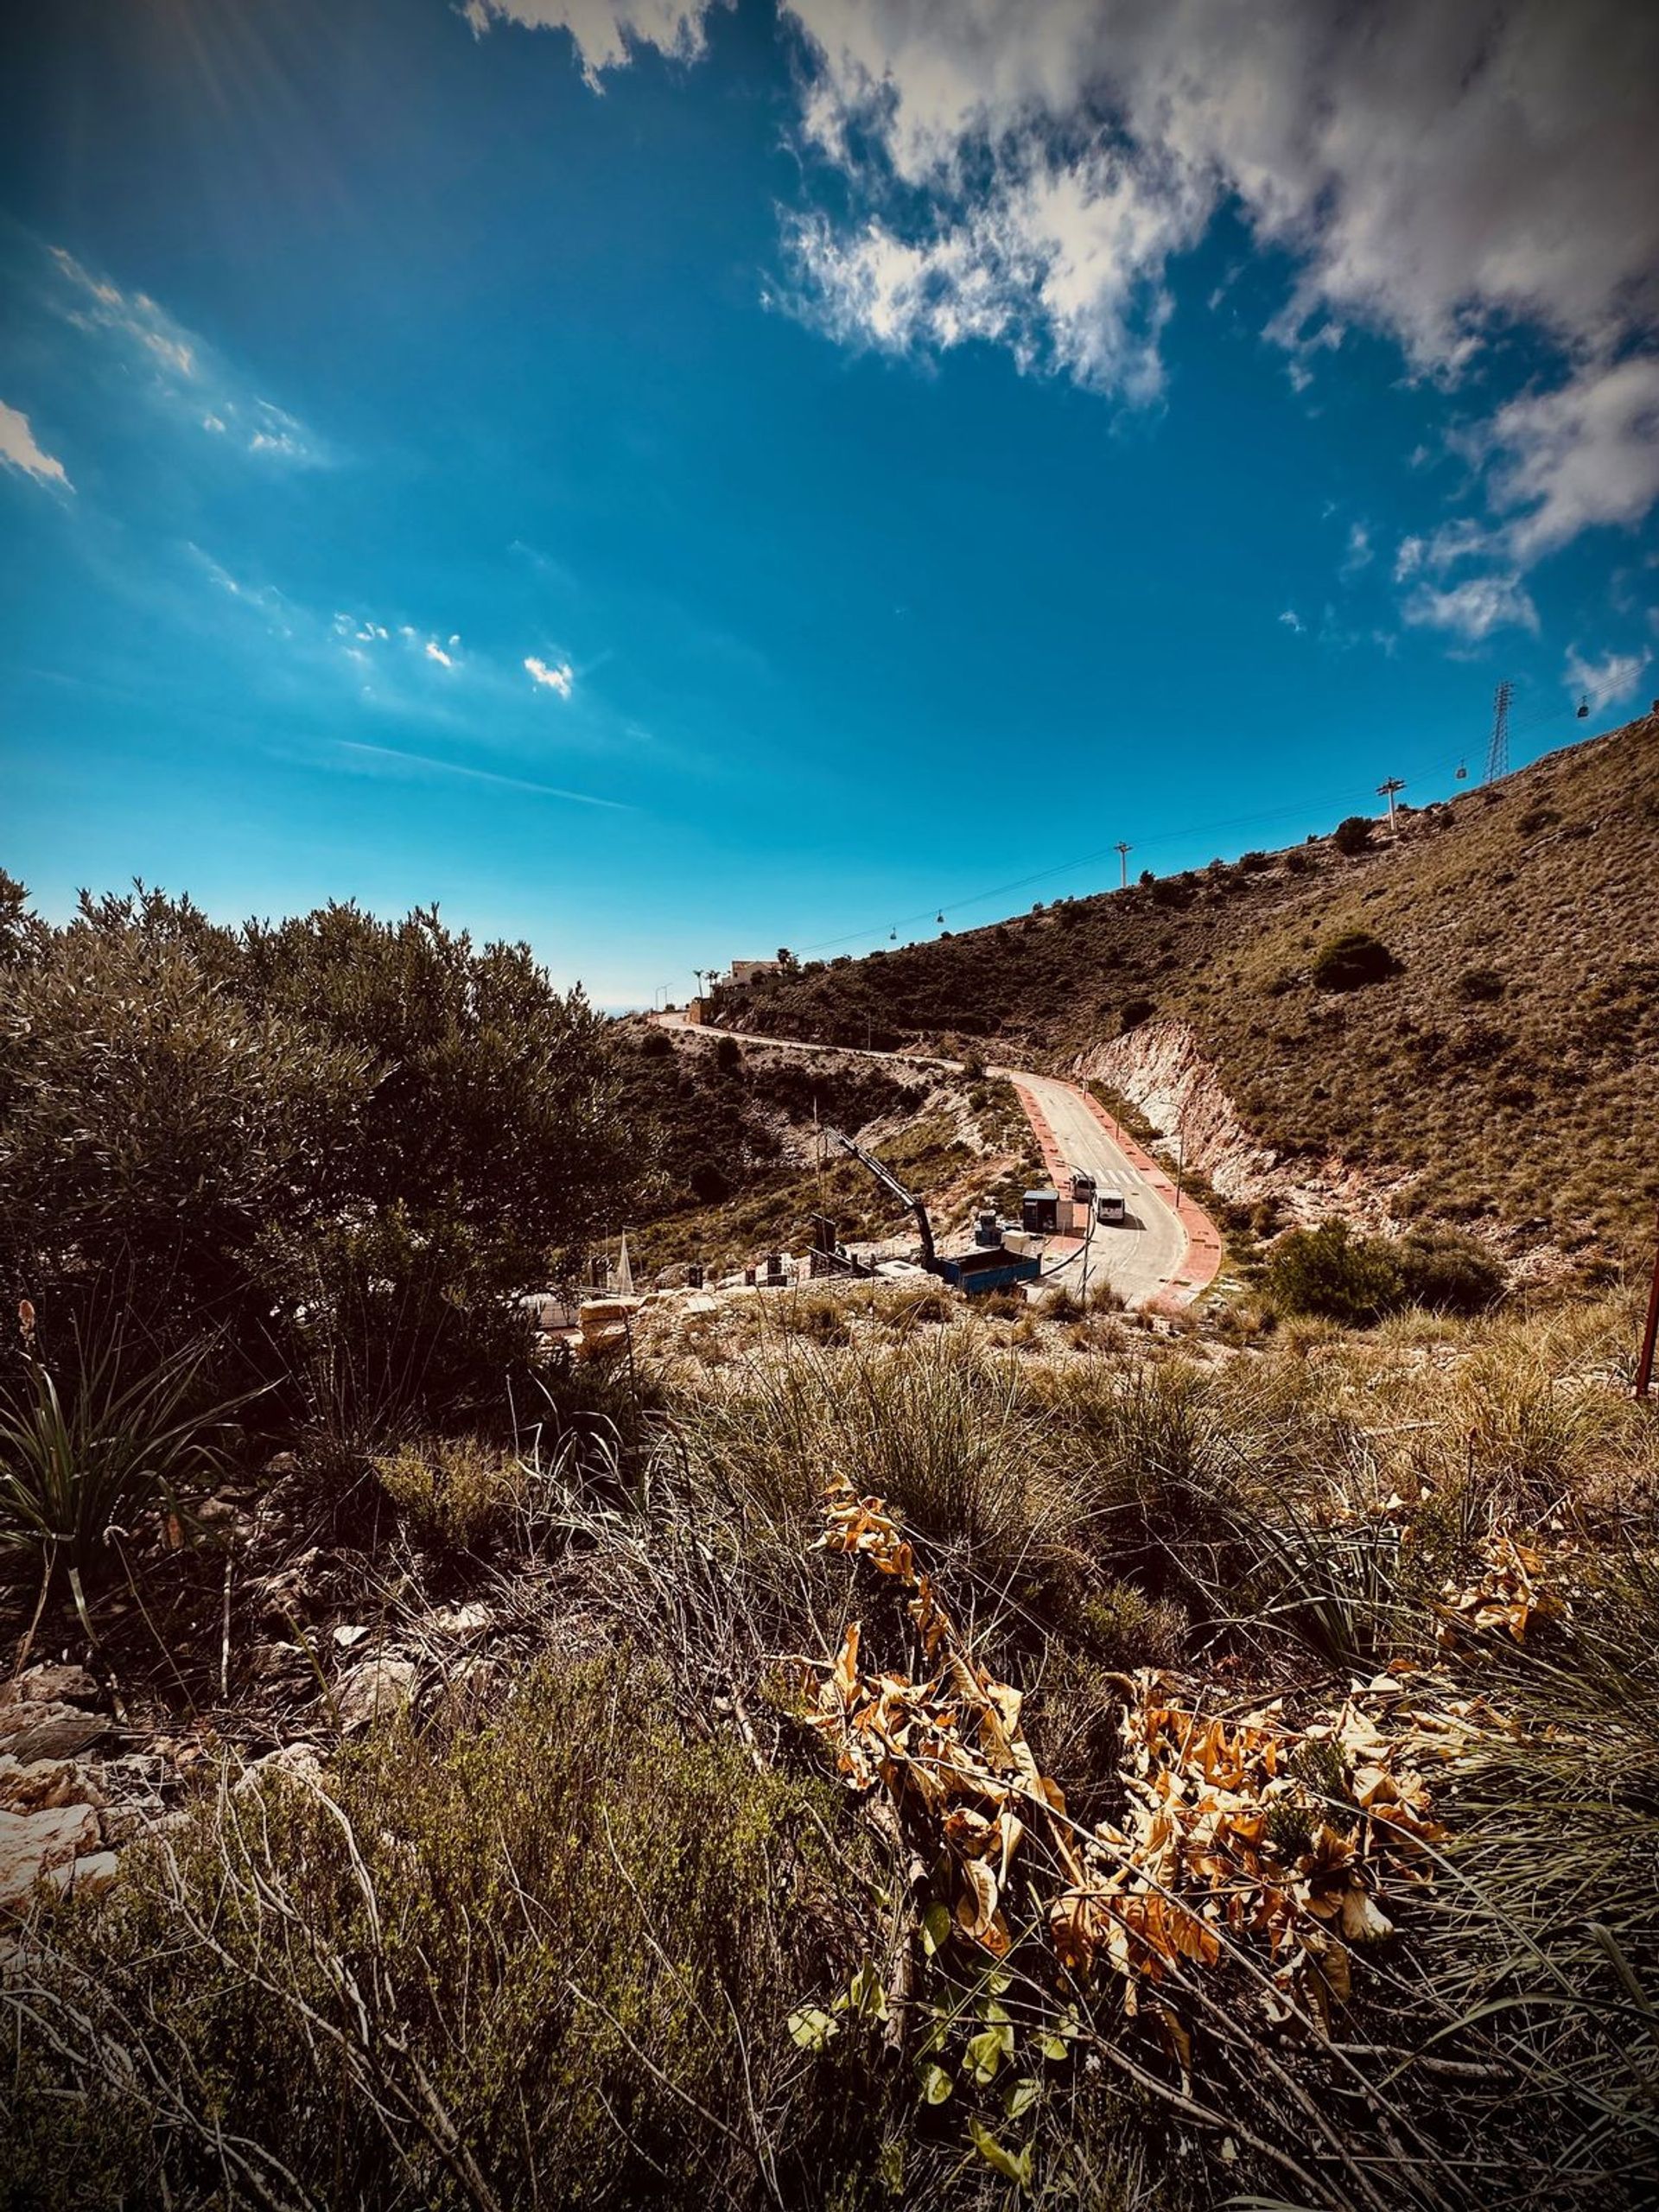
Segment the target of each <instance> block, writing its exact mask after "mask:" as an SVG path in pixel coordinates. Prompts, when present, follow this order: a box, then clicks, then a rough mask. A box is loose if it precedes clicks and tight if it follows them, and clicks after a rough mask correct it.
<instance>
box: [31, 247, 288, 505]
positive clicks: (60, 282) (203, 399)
mask: <svg viewBox="0 0 1659 2212" xmlns="http://www.w3.org/2000/svg"><path fill="white" fill-rule="evenodd" d="M50 259H51V262H52V264H53V266H54V269H55V270H56V272H57V279H56V282H57V288H58V289H57V296H56V298H55V301H54V304H55V305H56V307H57V308H58V310H59V312H60V313H61V314H62V315H64V317H65V318H66V319H67V321H69V322H71V323H73V325H74V326H75V327H76V328H77V329H78V330H84V331H87V332H90V333H92V334H96V335H99V336H100V337H102V338H104V339H105V340H106V342H108V343H109V344H111V346H114V347H116V348H117V349H118V350H119V351H120V352H121V353H123V354H124V356H125V357H126V359H127V360H128V362H129V363H130V364H133V365H137V367H138V368H139V369H141V370H142V371H143V372H145V378H146V381H147V385H148V389H149V391H150V392H151V394H152V395H153V396H154V397H156V398H158V399H160V400H162V401H163V402H165V403H168V404H171V405H174V406H176V407H178V408H180V409H181V410H184V411H185V412H187V413H188V416H189V418H190V419H191V420H192V421H193V422H194V423H196V424H197V425H198V426H199V427H200V429H203V430H206V431H207V432H208V433H210V434H211V435H213V436H214V437H226V438H233V439H234V440H235V442H237V443H238V444H239V445H240V446H241V447H242V448H243V449H244V450H245V451H246V452H248V453H254V454H269V455H271V456H272V457H274V458H276V459H277V460H281V461H296V462H305V463H315V462H318V461H322V460H323V459H324V458H325V455H324V453H323V450H322V448H321V446H320V445H319V443H318V442H317V440H316V439H315V437H313V435H311V433H310V432H309V431H308V429H306V427H305V425H304V424H303V423H301V422H299V421H298V420H297V419H296V417H295V416H292V415H290V414H289V413H288V412H287V410H285V409H283V408H281V407H278V406H277V405H276V404H274V403H273V402H272V401H270V400H269V399H262V398H260V397H259V396H258V394H257V392H255V391H251V389H250V388H249V387H248V386H247V385H246V384H245V381H244V379H243V378H241V377H240V376H239V375H238V373H237V372H236V371H235V370H233V369H232V367H231V366H230V365H229V364H228V363H227V362H226V360H224V359H222V358H221V357H220V355H219V353H217V352H216V351H215V350H214V348H213V346H210V345H208V344H207V341H206V340H203V339H201V338H199V337H197V336H196V334H194V332H193V331H189V330H187V329H186V328H185V327H184V326H183V325H182V324H181V323H180V322H179V321H176V320H175V317H173V316H172V315H169V314H168V311H167V309H166V308H163V307H162V306H161V305H160V304H159V303H158V302H156V301H155V300H153V299H151V297H150V296H149V293H147V292H141V291H125V290H124V289H122V288H121V286H120V285H118V284H115V283H111V282H110V280H109V279H108V278H107V277H96V276H94V275H93V274H92V271H91V270H88V269H86V268H83V266H82V265H81V264H80V263H79V261H77V260H76V258H75V257H74V256H73V254H72V253H69V252H67V251H65V250H64V248H63V247H62V246H54V247H52V248H51V250H50Z"/></svg>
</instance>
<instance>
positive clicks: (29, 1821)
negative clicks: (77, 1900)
mask: <svg viewBox="0 0 1659 2212" xmlns="http://www.w3.org/2000/svg"><path fill="white" fill-rule="evenodd" d="M103 1840H104V1839H103V1836H102V1835H101V1834H100V1833H99V1825H98V1813H97V1810H96V1808H94V1807H92V1806H91V1805H87V1804H71V1805H46V1806H41V1807H40V1808H38V1809H37V1810H36V1811H34V1812H29V1813H10V1812H6V1811H4V1810H0V1911H6V1912H17V1911H19V1910H22V1907H23V1906H24V1905H25V1904H27V1903H28V1902H29V1894H30V1892H31V1891H33V1889H34V1887H35V1884H36V1882H38V1881H39V1880H40V1879H41V1876H42V1875H56V1874H58V1873H60V1872H64V1873H66V1875H67V1878H69V1879H73V1867H74V1866H75V1863H76V1861H77V1860H78V1859H83V1858H94V1857H97V1856H99V1855H100V1853H101V1847H102V1845H103Z"/></svg>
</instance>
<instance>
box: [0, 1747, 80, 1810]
mask: <svg viewBox="0 0 1659 2212" xmlns="http://www.w3.org/2000/svg"><path fill="white" fill-rule="evenodd" d="M103 1803H104V1794H103V1792H102V1791H101V1790H100V1789H99V1787H98V1784H97V1783H95V1782H94V1781H93V1780H92V1777H91V1776H90V1775H89V1774H86V1773H85V1772H84V1771H83V1770H81V1769H80V1768H79V1767H78V1766H77V1765H76V1764H75V1763H74V1761H73V1759H33V1760H31V1761H30V1762H29V1764H28V1765H27V1766H26V1765H25V1764H23V1762H22V1760H21V1759H19V1758H13V1757H12V1756H11V1754H10V1752H8V1753H7V1754H6V1756H5V1757H4V1758H0V1811H5V1812H8V1813H38V1812H44V1811H48V1810H49V1809H50V1808H52V1807H54V1806H56V1805H93V1806H99V1807H101V1806H102V1805H103Z"/></svg>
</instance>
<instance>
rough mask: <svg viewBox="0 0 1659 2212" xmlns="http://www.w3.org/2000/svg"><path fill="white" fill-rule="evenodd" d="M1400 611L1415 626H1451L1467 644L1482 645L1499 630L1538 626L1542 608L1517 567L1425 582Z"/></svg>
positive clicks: (1452, 630)
mask: <svg viewBox="0 0 1659 2212" xmlns="http://www.w3.org/2000/svg"><path fill="white" fill-rule="evenodd" d="M1400 611H1401V613H1402V614H1403V616H1404V617H1405V619H1406V620H1407V621H1408V622H1409V623H1411V624H1412V625H1413V626H1414V628H1417V629H1430V630H1447V631H1450V632H1452V634H1453V635H1454V636H1455V637H1457V638H1459V639H1461V640H1462V642H1463V643H1464V644H1465V645H1479V644H1480V643H1481V642H1482V641H1483V640H1484V639H1487V638H1490V637H1491V634H1492V632H1494V631H1495V630H1505V629H1516V628H1518V629H1522V630H1532V631H1536V629H1537V627H1538V610H1537V608H1536V607H1535V606H1534V605H1533V603H1532V598H1531V594H1529V592H1528V590H1527V588H1526V586H1525V585H1524V584H1523V583H1522V581H1521V578H1520V576H1519V575H1517V574H1516V572H1515V571H1514V570H1494V571H1493V572H1492V573H1491V574H1490V575H1483V576H1468V577H1465V580H1464V581H1463V582H1461V583H1455V584H1447V585H1446V586H1444V587H1441V586H1439V585H1435V584H1431V583H1421V584H1419V585H1418V586H1417V588H1416V589H1415V590H1414V591H1413V592H1412V593H1411V594H1409V595H1408V598H1407V600H1406V602H1405V604H1404V606H1403V607H1402V608H1401V610H1400Z"/></svg>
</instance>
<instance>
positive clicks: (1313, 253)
mask: <svg viewBox="0 0 1659 2212" xmlns="http://www.w3.org/2000/svg"><path fill="white" fill-rule="evenodd" d="M1244 12H1245V14H1247V15H1248V17H1249V21H1248V23H1246V22H1244V21H1243V16H1241V11H1239V10H1227V9H1225V8H1224V7H1223V6H1222V5H1221V4H1220V0H1172V4H1171V5H1170V6H1169V7H1168V8H1167V9H1166V10H1153V11H1147V10H1145V9H1142V8H1138V7H1135V6H1132V5H1130V4H1128V0H1126V3H1125V4H1124V5H1122V6H1121V7H1119V6H1103V5H1100V4H1096V0H1088V4H1085V3H1084V0H1052V4H1050V5H1043V4H1041V0H1038V4H1027V5H1026V6H1024V7H1020V8H1016V7H1014V6H1012V5H1005V4H1004V0H976V5H975V7H974V8H973V9H972V10H968V9H966V8H956V9H951V10H940V9H939V8H938V7H931V6H928V5H925V4H924V0H909V3H908V4H907V0H817V3H816V4H815V3H814V0H800V3H799V4H798V5H797V6H794V7H786V8H782V9H774V7H772V5H770V4H768V5H764V6H763V5H752V4H744V5H741V6H738V7H736V8H731V7H727V6H722V5H719V4H710V5H706V6H705V5H702V4H700V0H691V3H690V4H689V5H686V6H681V5H678V4H677V0H473V4H472V6H471V7H470V8H469V9H461V8H457V7H455V6H452V5H448V4H444V0H395V4H394V3H393V0H380V3H379V4H370V0H335V4H334V5H332V6H330V7H328V8H327V9H325V8H323V7H321V5H317V4H313V0H300V3H299V4H296V0H288V4H284V5H276V4H268V3H267V0H130V4H129V5H126V6H124V7H122V8H120V9H110V8H108V7H106V6H99V5H91V4H85V3H84V0H53V4H51V5H46V4H35V5H21V6H19V7H17V8H16V9H14V10H11V11H10V14H9V16H8V25H7V29H6V30H5V32H4V34H3V48H0V56H3V68H0V82H3V84H4V86H5V92H4V95H3V97H4V100H5V105H6V129H5V130H4V131H3V133H0V283H3V288H4V298H5V302H6V313H5V315H4V317H3V321H0V533H3V537H0V543H3V559H4V571H3V574H4V582H5V589H4V593H3V605H0V747H3V754H4V764H3V765H4V772H5V774H4V791H5V800H4V805H3V809H0V864H3V865H5V866H6V867H8V868H10V869H11V870H12V871H13V872H14V873H15V874H21V875H22V877H23V878H24V879H25V880H27V881H28V882H29V884H30V885H31V887H33V888H34V890H35V893H36V895H37V898H38V899H39V900H40V901H41V904H42V906H44V907H45V908H46V909H47V910H48V911H49V912H57V913H60V912H64V911H65V910H66V909H67V906H68V905H69V903H70V902H71V900H72V899H73V893H74V891H75V889H76V888H77V887H79V885H81V884H88V885H91V886H92V887H94V888H98V889H104V888H109V887H118V886H119V885H120V884H122V883H123V882H124V881H125V880H127V879H128V878H130V877H131V876H133V875H135V874H137V875H142V876H143V877H144V878H145V879H146V880H149V881H151V882H160V883H163V884H165V885H167V886H168V887H169V888H175V889H188V890H189V891H190V892H191V893H194V895H195V896H196V897H197V898H198V899H200V901H201V903H203V904H204V905H205V906H207V907H208V908H209V910H210V911H212V912H215V913H219V914H222V915H225V916H227V917H234V916H240V915H242V914H244V913H248V912H258V913H266V914H270V913H277V912H289V911H293V910H296V909H299V908H303V907H305V906H309V905H312V904H314V903H316V902H318V901H320V900H321V899H326V898H328V897H342V898H344V897H353V898H356V899H359V900H360V901H361V902H363V903H365V904H366V905H369V906H373V907H375V908H377V909H379V910H382V911H391V910H401V909H403V908H404V907H407V906H410V905H411V904H413V903H416V902H417V901H419V902H425V901H428V900H431V899H437V900H438V901H439V902H440V903H441V904H442V906H443V908H444V910H445V911H446V912H447V914H448V916H449V917H450V918H452V919H453V920H454V921H455V922H456V923H458V924H464V925H467V926H469V927H471V928H473V929H474V931H477V932H479V933H480V934H483V935H495V934H505V935H508V936H512V937H519V936H523V937H525V938H529V939H530V941H531V943H532V944H534V945H535V947H536V949H537V951H538V953H539V954H540V955H541V956H542V957H543V958H544V959H545V960H546V962H547V963H548V964H549V966H550V968H551V969H552V970H553V971H554V973H555V974H556V976H559V977H560V978H562V979H573V978H575V977H580V978H582V980H583V981H584V982H586V983H587V985H588V988H589V989H590V991H591V992H592V994H593V995H594V997H595V998H596V999H598V1000H599V1001H601V1002H602V1003H607V1004H617V1003H626V1002H630V1001H633V1002H639V1001H649V1000H650V999H651V998H652V995H653V994H654V993H655V992H657V991H658V988H660V987H665V988H667V989H668V990H669V991H670V993H671V995H674V996H683V995H684V994H685V993H686V992H687V991H688V990H689V989H690V976H689V972H688V971H689V970H690V968H691V967H692V966H694V965H703V964H707V963H711V962H715V961H721V962H724V961H726V960H728V959H730V958H731V957H734V956H739V957H741V956H747V955H753V954H756V953H765V952H769V951H771V950H773V949H774V948H775V947H776V946H777V945H778V944H780V943H787V944H791V945H792V946H794V947H796V948H797V949H798V950H808V949H810V948H816V947H822V948H824V949H826V950H842V949H846V950H861V949H862V948H863V947H865V946H867V945H868V944H873V943H877V942H886V941H887V935H888V931H889V929H890V928H892V927H894V926H896V927H898V928H899V933H900V935H901V936H910V935H912V934H921V935H925V934H928V933H930V932H931V930H932V929H933V928H934V927H935V926H936V925H934V923H933V920H932V917H933V914H934V913H935V912H937V911H938V910H940V909H943V910H944V912H945V914H946V916H947V918H948V922H949V924H950V925H954V926H957V927H962V926H967V925H971V924H973V923H975V922H978V921H985V920H988V919H991V918H995V915H996V914H997V913H999V912H1004V911H1008V910H1010V909H1017V908H1019V907H1021V906H1026V905H1028V904H1029V903H1030V901H1031V900H1032V899H1034V898H1038V897H1043V898H1048V897H1052V896H1055V895H1058V894H1061V893H1067V892H1071V891H1079V890H1089V889H1095V888H1099V887H1105V886H1107V885H1109V884H1110V883H1112V882H1114V881H1116V867H1117V863H1116V856H1115V855H1113V854H1111V853H1110V851H1109V848H1110V847H1111V846H1112V845H1113V844H1115V843H1116V841H1117V840H1118V839H1119V838H1126V839H1128V841H1130V842H1131V843H1132V845H1133V846H1134V848H1135V850H1134V853H1133V855H1132V856H1131V866H1132V867H1133V868H1136V869H1138V868H1140V867H1141V866H1142V865H1147V866H1151V867H1154V868H1157V869H1158V870H1159V871H1160V872H1164V871H1166V870H1171V869H1174V868H1180V867H1184V866H1187V865H1192V864H1195V863H1202V862H1203V861H1207V860H1208V859H1209V858H1210V857H1211V855H1213V854H1216V853H1222V854H1231V853H1236V852H1237V851H1239V850H1242V849H1244V848H1246V847H1248V846H1252V845H1265V844H1271V843H1275V842H1287V841H1289V840H1291V839H1293V838H1295V837H1298V836H1301V835H1302V834H1304V833H1305V832H1306V831H1307V830H1309V829H1316V828H1322V827H1326V826H1328V825H1329V824H1330V823H1332V821H1333V820H1335V819H1336V818H1337V817H1338V816H1340V815H1341V814H1343V813H1345V812H1348V811H1351V810H1355V809H1357V808H1358V807H1360V806H1361V805H1363V804H1366V803H1367V802H1368V801H1369V800H1370V794H1371V792H1372V791H1373V789H1374V787H1375V785H1376V784H1377V783H1378V782H1379V781H1380V780H1381V779H1383V777H1384V776H1385V775H1389V774H1397V775H1401V776H1403V777H1404V778H1406V779H1407V781H1408V787H1409V789H1408V797H1410V798H1414V799H1418V800H1423V799H1427V798H1430V797H1434V796H1441V795H1444V794H1445V793H1446V792H1447V791H1450V790H1452V788H1454V787H1455V786H1454V785H1453V783H1452V776H1453V772H1454V770H1455V769H1456V767H1457V766H1458V763H1459V760H1464V759H1466V760H1467V761H1468V762H1469V765H1470V767H1471V772H1472V773H1473V774H1475V775H1478V773H1479V771H1480V767H1481V766H1482V763H1483V760H1484V747H1485V739H1486V729H1487V724H1488V721H1489V716H1490V705H1491V693H1492V687H1493V683H1494V682H1495V680H1496V679H1497V677H1499V676H1502V675H1508V676H1511V677H1514V678H1515V679H1516V696H1517V705H1516V715H1515V723H1516V736H1515V739H1514V742H1513V747H1512V753H1513V757H1514V758H1515V759H1516V760H1522V759H1526V758H1529V757H1531V755H1532V754H1534V753H1537V752H1540V751H1543V750H1546V749H1548V748H1549V747H1552V746H1554V745H1556V744H1560V743H1562V742H1566V741H1568V740H1569V739H1570V738H1571V737H1572V736H1573V735H1575V734H1583V733H1584V732H1585V731H1586V730H1587V729H1590V728H1602V727H1605V726H1607V725H1609V724H1610V723H1612V722H1615V721H1619V720H1622V719H1624V718H1625V716H1627V715H1629V714H1630V713H1631V712H1634V711H1635V710H1636V709H1637V707H1638V706H1640V707H1645V706H1646V704H1647V702H1648V698H1649V695H1650V693H1652V692H1653V691H1655V690H1659V674H1656V670H1655V667H1654V664H1653V656H1654V654H1655V652H1656V651H1659V627H1656V617H1655V611H1654V610H1655V603H1656V601H1659V539H1656V533H1655V531H1654V525H1653V507H1654V501H1655V497H1656V493H1659V359H1656V354H1655V349H1654V333H1655V322H1656V268H1659V253H1656V241H1655V235H1654V225H1655V221H1656V211H1659V171H1656V156H1655V153H1654V149H1653V143H1652V141H1653V134H1652V133H1651V131H1650V130H1649V128H1648V124H1649V117H1648V115H1647V114H1646V112H1645V109H1644V95H1643V86H1650V85H1651V83H1652V82H1653V81H1654V65H1655V61H1656V53H1655V43H1654V41H1655V33H1654V31H1653V29H1651V27H1650V25H1649V22H1648V19H1647V17H1646V16H1645V14H1644V12H1643V11H1641V10H1635V9H1632V8H1630V7H1626V6H1623V5H1618V4H1612V3H1611V0H1608V4H1605V5H1602V6H1599V7H1597V6H1589V7H1586V8H1585V9H1583V10H1574V11H1570V13H1571V22H1568V20H1567V17H1568V13H1569V11H1563V10H1560V9H1559V8H1552V7H1550V6H1548V5H1546V4H1545V0H1521V3H1520V4H1516V5H1513V6H1502V5H1499V6H1483V7H1471V8H1469V9H1467V10H1464V11H1462V14H1461V16H1460V15H1459V11H1458V10H1451V11H1447V10H1445V9H1443V8H1436V9H1431V8H1429V7H1428V5H1427V0H1409V4H1406V5H1404V6H1402V7H1400V8H1396V9H1395V10H1391V11H1390V12H1389V22H1390V26H1391V28H1390V30H1389V40H1388V42H1387V43H1386V45H1379V44H1378V43H1377V20H1378V19H1376V18H1372V17H1368V16H1366V14H1365V11H1363V10H1361V11H1352V10H1350V11H1344V12H1343V14H1342V16H1340V18H1339V17H1338V15H1337V13H1336V11H1332V10H1329V9H1326V8H1320V7H1319V6H1316V5H1315V4H1313V0H1268V4H1264V5H1263V6H1262V8H1261V9H1260V10H1254V11H1244ZM970 16H971V18H972V20H971V22H969V17H970ZM1419 18H1421V20H1418V19H1419ZM1343 26H1345V28H1343ZM969 30H971V32H972V35H971V36H970V35H968V32H969ZM1241 40H1243V44H1242V45H1240V44H1239V43H1238V42H1239V41H1241ZM1586 692H1587V693H1588V694H1589V695H1590V696H1591V700H1592V708H1593V718H1592V720H1591V721H1587V722H1586V721H1578V720H1577V719H1576V718H1575V716H1574V713H1573V709H1574V708H1575V706H1576V704H1577V702H1578V700H1579V698H1580V696H1581V695H1583V694H1585V693H1586ZM1372 803H1373V804H1375V802H1372ZM1074 863H1077V864H1076V865H1074ZM1005 886H1014V887H1016V888H1013V889H1007V890H1005V889H1003V888H1001V887H1005Z"/></svg>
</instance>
